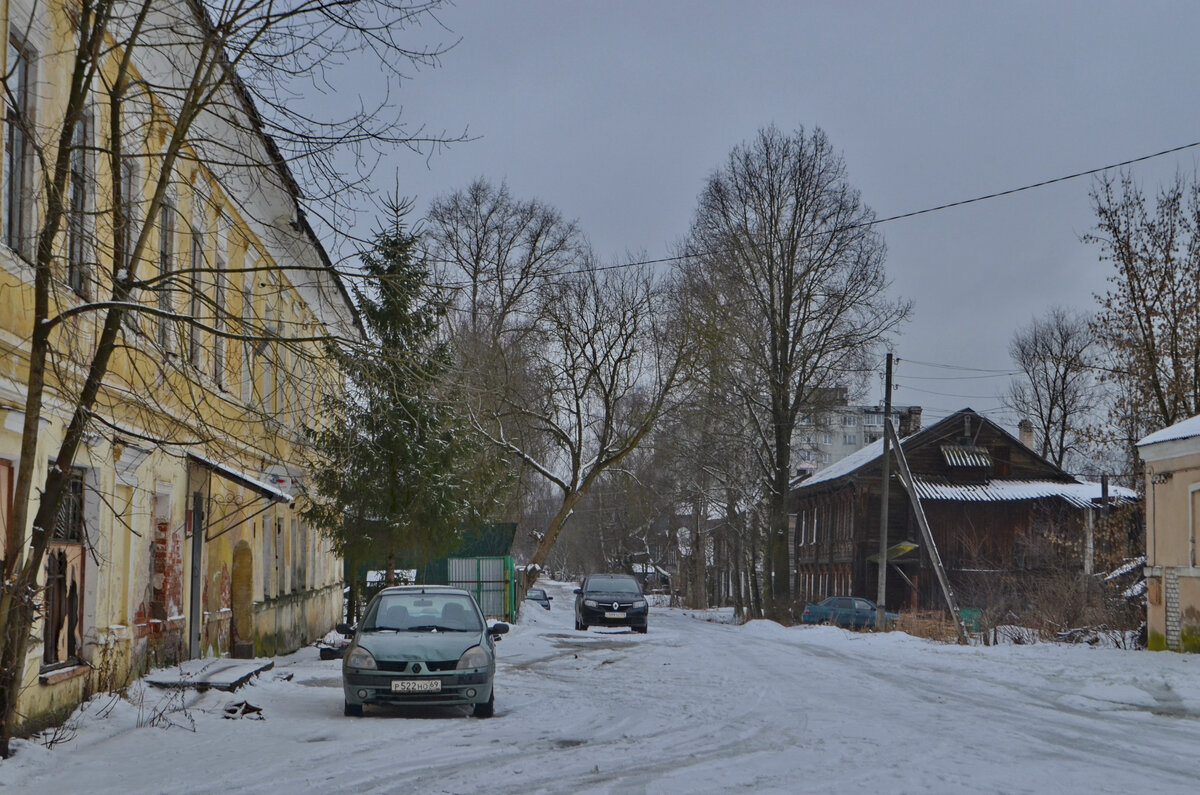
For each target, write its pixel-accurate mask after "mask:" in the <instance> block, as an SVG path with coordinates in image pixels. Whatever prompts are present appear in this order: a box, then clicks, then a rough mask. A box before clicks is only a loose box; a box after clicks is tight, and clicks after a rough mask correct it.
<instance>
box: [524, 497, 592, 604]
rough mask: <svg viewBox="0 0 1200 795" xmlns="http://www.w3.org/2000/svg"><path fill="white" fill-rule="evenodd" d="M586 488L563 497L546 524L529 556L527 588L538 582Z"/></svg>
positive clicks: (526, 574) (526, 577)
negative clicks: (560, 534)
mask: <svg viewBox="0 0 1200 795" xmlns="http://www.w3.org/2000/svg"><path fill="white" fill-rule="evenodd" d="M586 488H587V487H586V485H585V486H584V488H582V489H577V490H575V491H573V492H570V493H568V494H566V495H565V496H564V497H563V502H562V506H561V507H560V508H559V509H558V513H556V514H554V518H553V519H551V520H550V524H549V525H547V526H546V532H545V533H544V534H543V535H542V537H541V538H540V539H538V543H537V546H536V547H534V550H533V554H532V555H530V556H529V566H528V568H526V569H525V587H526V588H529V587H530V586H531V585H533V584H534V583H535V582H537V578H538V575H539V574H540V573H541V570H542V566H543V565H544V564H545V562H546V558H547V557H548V556H549V555H550V550H552V549H553V548H554V542H556V541H557V540H558V535H559V533H561V532H562V529H563V526H564V525H566V523H567V519H569V518H570V517H571V513H572V512H573V511H574V510H575V506H576V505H577V504H578V503H579V500H581V499H582V498H583V495H584V493H585V491H586Z"/></svg>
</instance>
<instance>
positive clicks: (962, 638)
mask: <svg viewBox="0 0 1200 795" xmlns="http://www.w3.org/2000/svg"><path fill="white" fill-rule="evenodd" d="M883 431H884V433H885V434H887V435H889V436H890V435H892V434H895V433H896V431H895V430H893V429H892V426H891V424H890V423H886V424H884V426H883ZM892 441H893V442H895V444H896V469H897V473H896V474H898V475H899V476H900V483H902V484H903V485H904V489H905V491H907V492H908V500H909V502H910V503H912V507H913V513H914V514H916V517H917V524H918V525H919V526H920V527H921V535H922V536H924V538H925V551H926V552H928V553H929V562H930V563H931V564H932V565H933V571H934V573H935V574H936V575H937V579H938V584H939V585H941V586H942V596H944V597H945V598H946V606H947V607H948V608H950V616H951V617H952V618H953V619H954V627H955V629H957V630H958V642H959V643H960V644H961V645H964V646H965V645H966V644H968V643H970V636H969V635H968V634H967V627H966V625H965V624H963V620H962V614H960V613H959V612H958V602H957V601H956V600H955V598H954V591H953V589H951V588H950V579H949V578H948V577H947V576H946V567H945V566H943V565H942V555H941V553H939V552H938V548H937V544H936V543H934V540H933V531H932V530H930V529H929V521H928V520H927V519H926V518H925V509H924V508H923V507H922V506H921V495H919V494H917V486H916V483H915V482H914V481H913V476H912V472H911V471H910V470H909V468H908V459H906V458H905V457H904V448H902V447H901V446H900V439H899V437H897V438H895V439H893V440H892Z"/></svg>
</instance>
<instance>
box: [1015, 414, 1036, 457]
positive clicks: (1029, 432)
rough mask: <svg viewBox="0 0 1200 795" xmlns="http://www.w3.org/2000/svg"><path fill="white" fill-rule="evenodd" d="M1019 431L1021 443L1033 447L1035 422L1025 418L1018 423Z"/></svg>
mask: <svg viewBox="0 0 1200 795" xmlns="http://www.w3.org/2000/svg"><path fill="white" fill-rule="evenodd" d="M1017 433H1019V434H1020V438H1021V444H1023V445H1025V446H1026V447H1028V448H1029V449H1030V450H1032V449H1033V423H1032V422H1030V421H1029V420H1028V419H1023V420H1021V421H1020V422H1018V423H1017Z"/></svg>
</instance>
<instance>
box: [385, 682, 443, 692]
mask: <svg viewBox="0 0 1200 795" xmlns="http://www.w3.org/2000/svg"><path fill="white" fill-rule="evenodd" d="M441 690H442V680H441V679H393V680H392V692H393V693H440V692H441Z"/></svg>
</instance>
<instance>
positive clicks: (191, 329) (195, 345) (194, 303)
mask: <svg viewBox="0 0 1200 795" xmlns="http://www.w3.org/2000/svg"><path fill="white" fill-rule="evenodd" d="M203 267H204V238H203V237H202V236H201V234H200V230H199V229H192V278H191V285H192V287H191V304H190V307H189V309H188V315H189V316H190V322H189V324H188V361H189V362H191V363H192V364H193V365H195V366H197V367H198V366H199V365H200V349H201V343H202V338H201V334H200V302H201V300H202V297H203V293H202V289H203V288H202V286H201V281H200V274H201V269H202V268H203Z"/></svg>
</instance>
